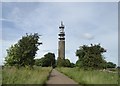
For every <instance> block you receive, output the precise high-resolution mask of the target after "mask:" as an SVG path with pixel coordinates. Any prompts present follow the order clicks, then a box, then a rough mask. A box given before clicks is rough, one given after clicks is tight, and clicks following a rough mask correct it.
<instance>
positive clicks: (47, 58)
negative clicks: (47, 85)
mask: <svg viewBox="0 0 120 86" xmlns="http://www.w3.org/2000/svg"><path fill="white" fill-rule="evenodd" d="M55 62H56V61H55V54H54V53H50V52H49V53H47V54H45V55H44V57H42V58H41V59H36V60H35V65H37V66H42V67H49V66H52V67H54V66H55Z"/></svg>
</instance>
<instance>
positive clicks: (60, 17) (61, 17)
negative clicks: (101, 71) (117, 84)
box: [0, 2, 118, 64]
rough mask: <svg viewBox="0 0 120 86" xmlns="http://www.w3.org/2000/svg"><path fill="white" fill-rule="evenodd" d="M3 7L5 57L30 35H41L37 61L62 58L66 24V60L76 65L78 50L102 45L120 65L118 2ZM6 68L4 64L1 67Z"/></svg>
mask: <svg viewBox="0 0 120 86" xmlns="http://www.w3.org/2000/svg"><path fill="white" fill-rule="evenodd" d="M1 7H2V15H0V22H2V31H0V32H2V38H1V39H0V43H1V42H2V43H3V44H2V45H1V46H2V54H0V57H2V58H1V59H3V60H4V57H5V56H6V49H8V48H9V47H10V46H11V45H12V44H14V43H16V42H17V41H18V40H19V39H20V38H21V37H22V36H23V35H25V34H26V33H36V32H37V33H39V34H40V35H42V36H41V38H40V41H42V42H43V45H41V46H39V51H38V52H37V55H36V58H41V57H43V56H44V54H46V53H48V52H52V53H55V55H56V58H57V57H58V54H57V53H58V33H59V25H60V22H61V21H63V23H64V25H65V33H66V36H65V38H66V40H65V41H66V45H65V46H66V47H65V48H66V50H65V52H66V53H65V54H66V55H65V56H66V58H68V59H70V61H71V62H74V63H75V62H76V60H77V59H78V57H76V56H75V52H76V49H78V48H79V46H82V45H89V44H91V43H92V44H98V43H100V44H101V46H102V47H104V48H105V49H107V52H106V53H105V54H104V56H105V58H106V60H107V61H112V62H114V63H116V64H118V3H117V2H75V3H74V2H71V3H70V2H63V3H62V2H58V3H57V2H51V3H48V2H31V3H30V2H26V3H25V2H18V3H13V2H7V3H2V6H1V4H0V8H1ZM0 64H2V63H0Z"/></svg>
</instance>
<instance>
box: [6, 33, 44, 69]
mask: <svg viewBox="0 0 120 86" xmlns="http://www.w3.org/2000/svg"><path fill="white" fill-rule="evenodd" d="M39 36H40V35H38V33H34V34H30V35H28V34H26V36H23V37H22V39H20V40H19V41H18V43H16V44H14V45H12V46H11V47H10V48H9V49H7V56H6V58H5V61H6V63H5V65H10V66H17V67H20V66H24V67H25V66H30V67H32V66H33V65H34V58H35V54H36V51H37V50H38V46H39V45H40V44H42V43H40V42H39Z"/></svg>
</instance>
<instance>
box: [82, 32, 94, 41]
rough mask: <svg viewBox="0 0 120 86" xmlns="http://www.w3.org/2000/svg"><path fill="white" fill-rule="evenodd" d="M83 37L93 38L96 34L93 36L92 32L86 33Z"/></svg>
mask: <svg viewBox="0 0 120 86" xmlns="http://www.w3.org/2000/svg"><path fill="white" fill-rule="evenodd" d="M82 37H83V38H84V39H87V40H92V39H94V36H93V35H92V34H90V33H85V34H83V35H82Z"/></svg>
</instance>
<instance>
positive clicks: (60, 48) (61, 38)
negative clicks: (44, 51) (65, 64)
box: [58, 22, 65, 59]
mask: <svg viewBox="0 0 120 86" xmlns="http://www.w3.org/2000/svg"><path fill="white" fill-rule="evenodd" d="M59 29H60V32H59V34H58V35H59V38H58V39H59V41H58V58H60V59H65V37H64V36H65V32H64V25H63V23H62V22H61V26H59Z"/></svg>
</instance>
